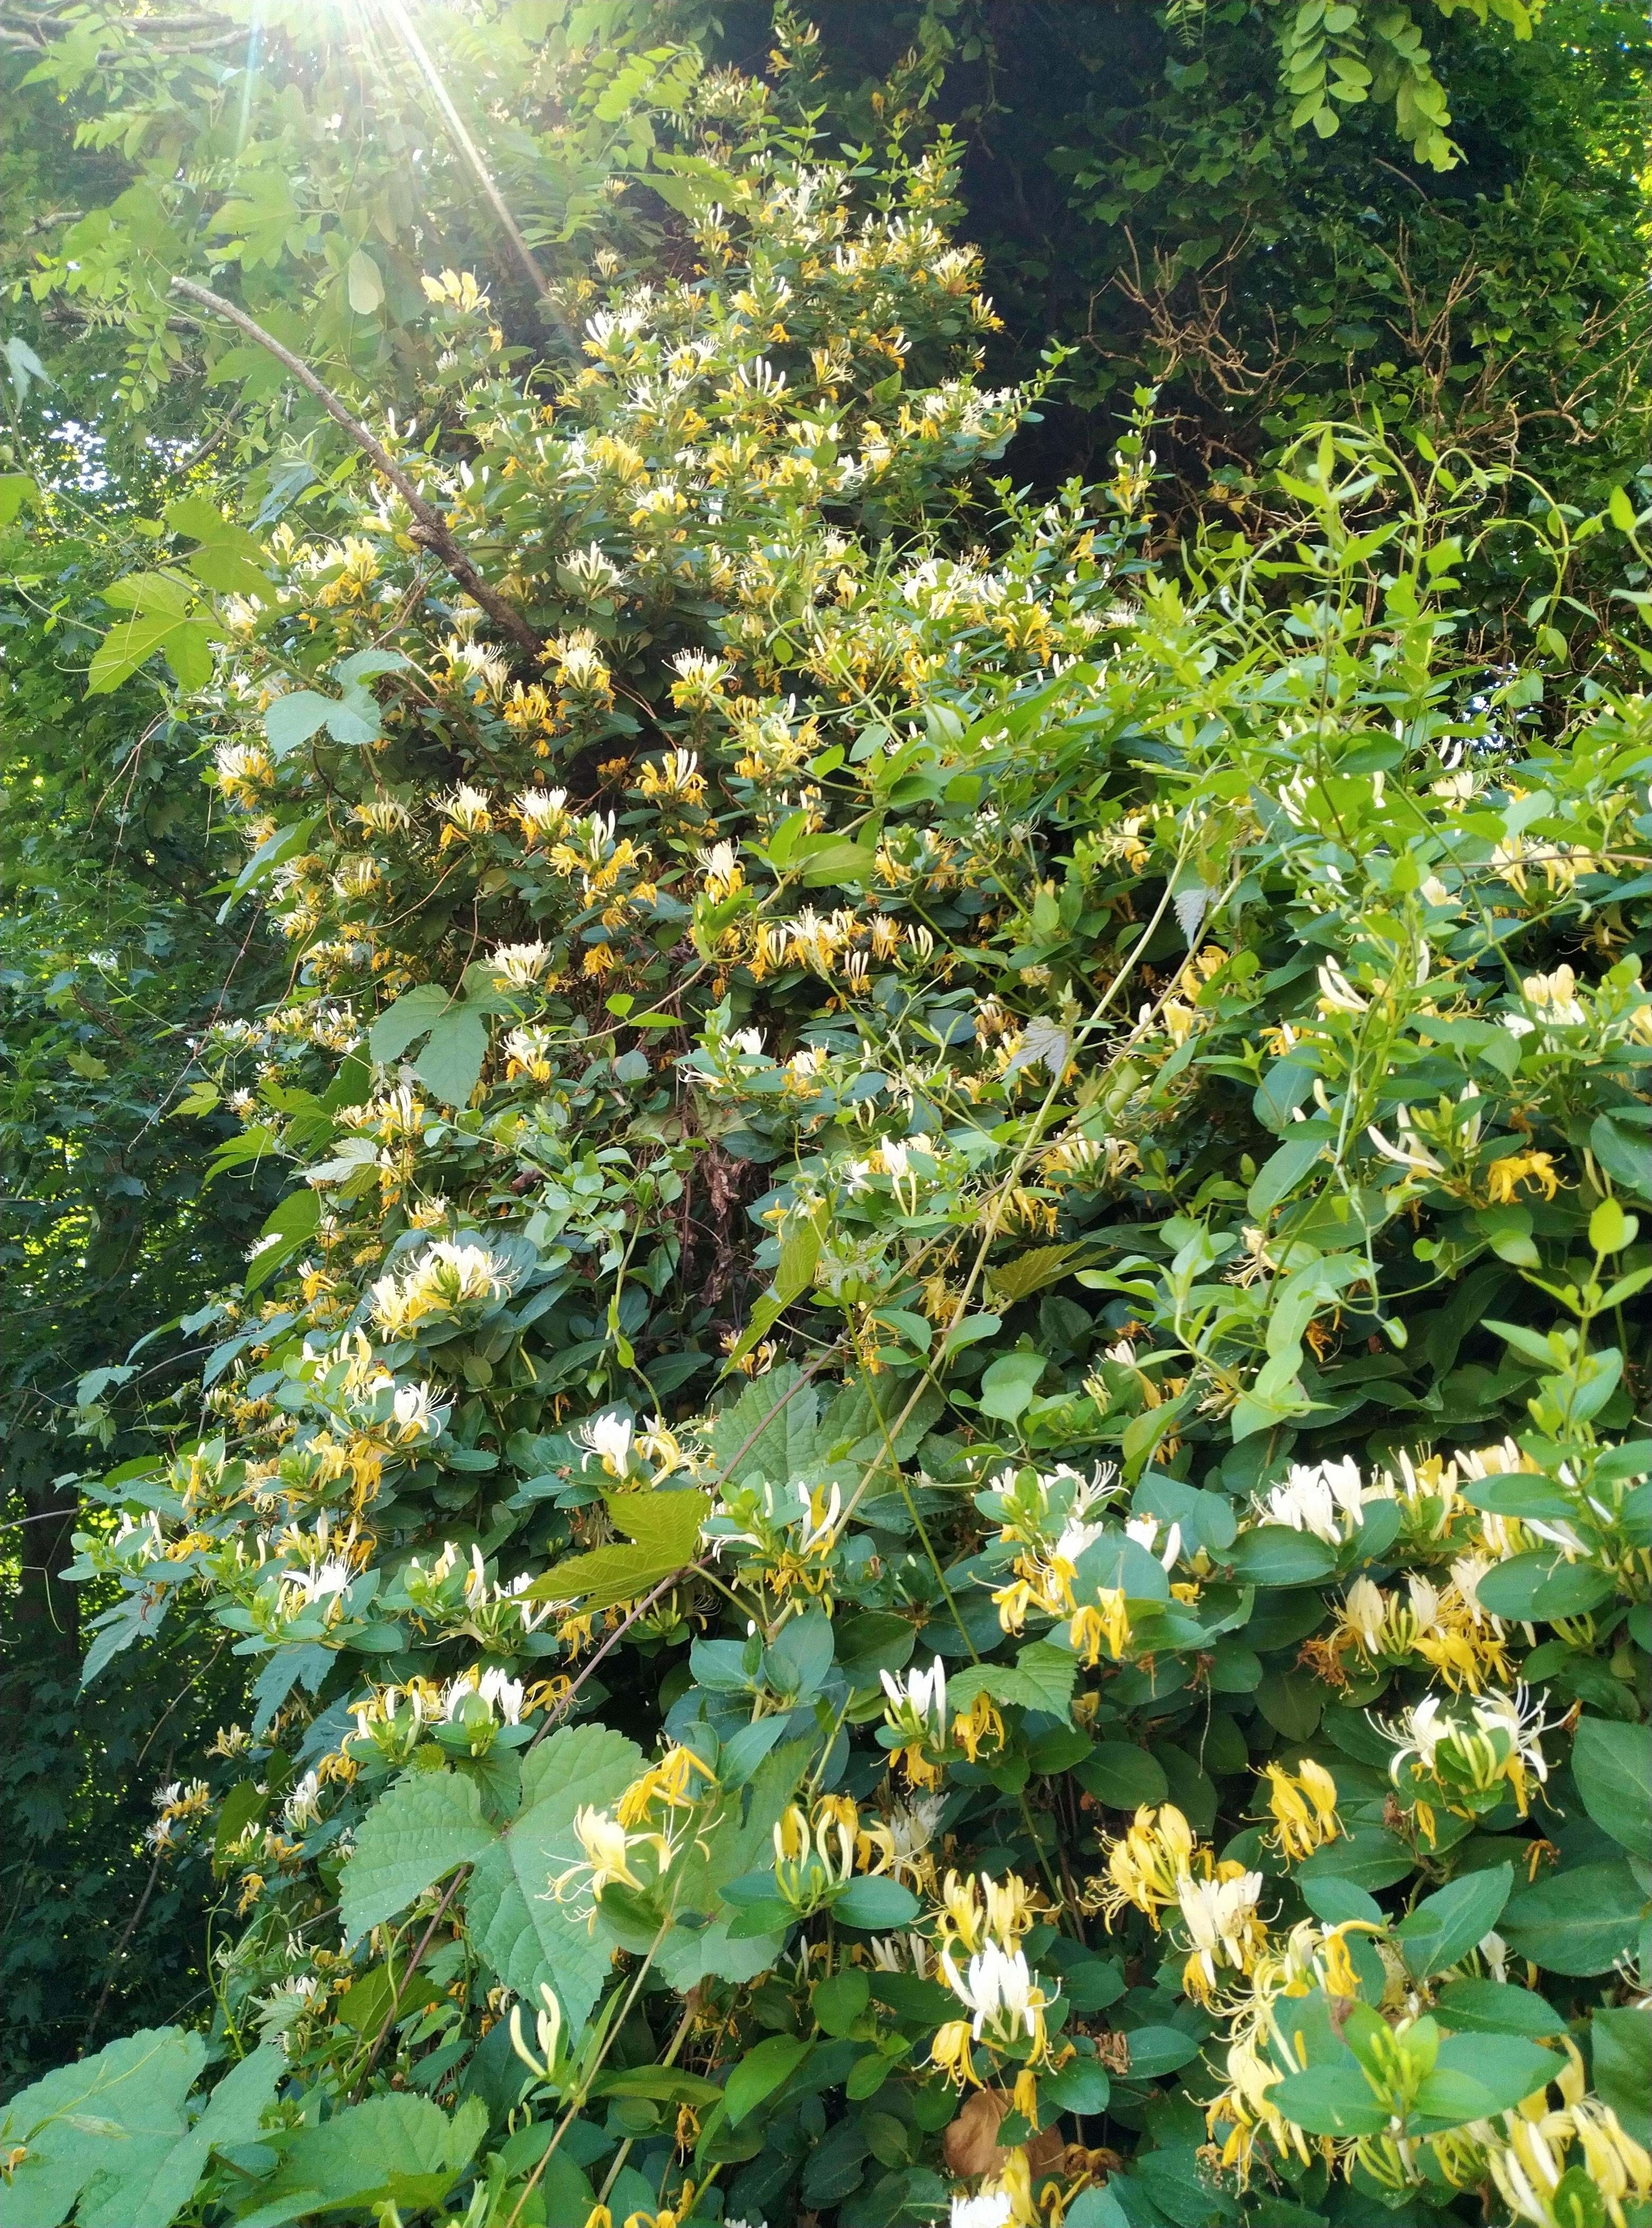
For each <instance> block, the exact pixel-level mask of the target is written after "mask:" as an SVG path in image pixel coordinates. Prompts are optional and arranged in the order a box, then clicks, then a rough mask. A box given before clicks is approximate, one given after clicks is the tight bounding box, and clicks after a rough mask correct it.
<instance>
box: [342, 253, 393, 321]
mask: <svg viewBox="0 0 1652 2228" xmlns="http://www.w3.org/2000/svg"><path fill="white" fill-rule="evenodd" d="M344 285H345V290H346V291H347V292H348V294H349V302H350V307H351V309H352V310H354V311H355V314H356V316H357V317H373V316H374V315H375V313H376V312H377V311H380V310H381V309H382V308H383V307H384V280H383V279H381V277H380V275H379V266H378V265H377V264H376V263H375V261H374V260H373V258H372V257H371V256H370V255H369V254H368V252H367V250H366V249H365V248H363V247H358V248H357V249H356V251H355V254H354V255H352V256H351V258H350V259H349V262H348V263H347V264H346V265H345V266H344Z"/></svg>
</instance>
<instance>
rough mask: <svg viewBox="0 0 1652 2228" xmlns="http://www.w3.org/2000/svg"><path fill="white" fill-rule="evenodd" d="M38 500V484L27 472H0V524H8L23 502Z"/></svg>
mask: <svg viewBox="0 0 1652 2228" xmlns="http://www.w3.org/2000/svg"><path fill="white" fill-rule="evenodd" d="M39 502H40V489H39V486H38V485H37V483H35V481H34V480H33V479H32V478H31V477H29V474H28V473H27V472H0V526H10V523H11V522H12V520H13V519H14V518H16V515H17V514H18V512H19V511H20V510H21V509H22V507H23V505H24V504H25V503H29V504H30V505H31V506H32V505H36V504H38V503H39Z"/></svg>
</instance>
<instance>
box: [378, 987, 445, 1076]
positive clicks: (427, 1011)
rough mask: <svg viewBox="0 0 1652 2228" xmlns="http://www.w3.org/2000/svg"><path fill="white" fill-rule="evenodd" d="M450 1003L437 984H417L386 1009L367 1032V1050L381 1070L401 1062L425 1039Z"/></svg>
mask: <svg viewBox="0 0 1652 2228" xmlns="http://www.w3.org/2000/svg"><path fill="white" fill-rule="evenodd" d="M452 1003H453V996H452V993H451V991H447V990H444V989H443V988H442V986H441V984H440V983H419V984H418V985H417V987H416V988H415V989H411V990H407V991H404V992H403V994H402V996H400V998H398V999H397V1000H396V1002H395V1003H394V1005H390V1006H387V1007H386V1008H385V1009H384V1011H383V1012H382V1013H381V1015H379V1017H378V1019H377V1021H375V1022H374V1024H373V1026H372V1028H370V1029H369V1030H368V1037H367V1048H368V1051H369V1052H370V1053H372V1055H373V1057H374V1059H375V1060H378V1061H380V1062H381V1064H382V1065H384V1066H388V1064H389V1063H390V1062H391V1061H392V1060H400V1057H401V1055H402V1053H404V1052H406V1051H407V1047H408V1046H409V1045H410V1044H413V1043H415V1042H416V1041H417V1040H418V1039H419V1038H420V1037H422V1036H427V1035H428V1034H429V1033H430V1031H431V1030H432V1028H434V1026H435V1024H436V1023H437V1021H439V1019H440V1018H441V1016H442V1015H444V1014H445V1012H446V1011H447V1009H448V1008H449V1007H450V1006H451V1004H452Z"/></svg>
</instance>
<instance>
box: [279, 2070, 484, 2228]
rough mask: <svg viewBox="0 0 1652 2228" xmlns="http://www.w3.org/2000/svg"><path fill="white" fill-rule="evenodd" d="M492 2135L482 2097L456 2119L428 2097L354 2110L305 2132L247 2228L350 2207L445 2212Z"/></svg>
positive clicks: (375, 2102)
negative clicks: (441, 2206) (459, 2182)
mask: <svg viewBox="0 0 1652 2228" xmlns="http://www.w3.org/2000/svg"><path fill="white" fill-rule="evenodd" d="M487 2131H488V2108H487V2106H486V2105H485V2104H484V2103H482V2101H481V2100H480V2098H479V2097H471V2099H470V2100H469V2101H468V2102H467V2103H464V2104H461V2105H460V2107H459V2109H458V2111H457V2112H456V2113H455V2114H454V2116H453V2117H452V2118H451V2119H449V2117H448V2116H447V2115H446V2113H445V2112H444V2111H443V2110H442V2109H441V2107H440V2106H439V2105H438V2104H432V2103H431V2101H430V2099H429V2098H428V2097H413V2096H407V2095H391V2096H385V2097H368V2099H367V2101H366V2102H365V2103H361V2104H347V2105H346V2106H345V2107H344V2109H343V2111H341V2112H335V2113H334V2114H333V2116H332V2117H331V2118H330V2119H329V2120H323V2121H321V2122H319V2123H318V2124H317V2125H316V2126H313V2127H306V2128H301V2129H299V2131H298V2135H297V2136H296V2137H295V2138H294V2140H293V2142H292V2143H291V2147H290V2148H289V2149H288V2151H287V2154H286V2155H285V2158H284V2159H283V2160H282V2161H281V2165H280V2167H279V2170H278V2171H277V2172H276V2173H275V2174H273V2175H272V2177H271V2179H270V2180H268V2181H267V2182H266V2183H265V2184H264V2185H263V2186H262V2187H261V2188H260V2190H259V2197H260V2199H262V2200H263V2201H262V2202H261V2203H260V2204H259V2205H258V2206H256V2208H255V2209H254V2210H253V2211H252V2212H244V2213H242V2215H241V2216H240V2228H284V2224H285V2222H287V2221H290V2220H298V2219H301V2218H303V2217H304V2214H305V2213H308V2212H342V2211H343V2209H344V2208H345V2207H346V2206H355V2207H362V2208H365V2207H367V2206H373V2205H381V2204H389V2205H394V2206H399V2207H400V2208H402V2209H403V2210H405V2211H407V2212H414V2211H425V2210H427V2209H429V2208H431V2207H433V2206H439V2204H440V2203H441V2201H442V2199H443V2198H444V2197H445V2196H446V2194H447V2193H448V2191H449V2190H450V2189H451V2187H452V2186H453V2184H454V2183H455V2181H457V2180H458V2177H459V2175H460V2174H462V2173H463V2172H464V2169H465V2167H467V2166H468V2165H469V2164H470V2163H471V2160H472V2158H474V2157H475V2155H476V2150H477V2144H478V2143H480V2142H481V2141H482V2138H483V2135H486V2133H487Z"/></svg>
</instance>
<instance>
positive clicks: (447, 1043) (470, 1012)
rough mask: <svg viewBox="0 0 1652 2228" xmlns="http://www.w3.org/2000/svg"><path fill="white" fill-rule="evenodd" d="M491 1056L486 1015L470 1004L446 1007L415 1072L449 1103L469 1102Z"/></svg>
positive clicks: (415, 1063)
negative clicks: (489, 1054) (485, 1063)
mask: <svg viewBox="0 0 1652 2228" xmlns="http://www.w3.org/2000/svg"><path fill="white" fill-rule="evenodd" d="M487 1056H488V1024H487V1021H486V1018H485V1017H484V1016H483V1015H482V1014H480V1013H478V1012H477V1009H476V1008H475V1007H474V1006H471V1005H453V1006H450V1007H449V1008H447V1011H446V1012H445V1014H443V1015H441V1016H440V1018H439V1020H438V1021H436V1023H435V1025H434V1026H433V1028H432V1030H431V1033H430V1035H429V1038H428V1040H426V1045H425V1049H424V1050H423V1052H422V1053H419V1058H418V1059H417V1060H415V1061H414V1062H413V1073H414V1074H415V1075H416V1076H417V1077H418V1078H419V1081H420V1082H421V1083H427V1084H428V1085H430V1088H431V1089H432V1091H433V1092H435V1094H436V1096H437V1097H438V1098H440V1099H443V1100H445V1102H446V1104H448V1105H450V1106H464V1105H467V1104H469V1103H470V1098H471V1092H473V1091H474V1090H475V1089H476V1087H477V1083H478V1082H479V1081H480V1080H481V1076H482V1064H483V1060H486V1058H487Z"/></svg>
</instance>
